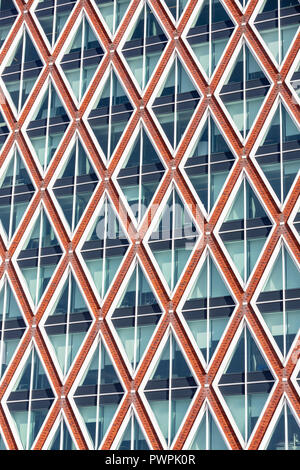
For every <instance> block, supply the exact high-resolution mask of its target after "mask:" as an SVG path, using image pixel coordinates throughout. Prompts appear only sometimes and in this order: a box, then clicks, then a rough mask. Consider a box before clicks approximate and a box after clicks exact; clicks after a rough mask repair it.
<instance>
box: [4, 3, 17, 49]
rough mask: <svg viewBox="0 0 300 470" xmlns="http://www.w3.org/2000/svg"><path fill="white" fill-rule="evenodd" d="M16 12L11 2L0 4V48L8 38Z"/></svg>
mask: <svg viewBox="0 0 300 470" xmlns="http://www.w3.org/2000/svg"><path fill="white" fill-rule="evenodd" d="M17 16H18V11H17V9H16V7H15V3H14V1H13V0H4V1H2V2H0V47H1V46H2V44H3V43H4V41H5V39H6V38H7V37H8V34H9V31H10V28H11V27H12V25H13V23H14V21H15V19H16V17H17Z"/></svg>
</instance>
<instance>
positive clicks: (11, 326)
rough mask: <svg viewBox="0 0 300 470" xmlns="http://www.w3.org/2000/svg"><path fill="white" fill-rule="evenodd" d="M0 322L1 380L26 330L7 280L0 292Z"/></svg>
mask: <svg viewBox="0 0 300 470" xmlns="http://www.w3.org/2000/svg"><path fill="white" fill-rule="evenodd" d="M0 322H1V323H0V326H1V342H0V378H2V376H3V374H4V373H5V371H6V369H7V367H8V365H9V363H10V360H11V358H12V357H13V355H14V352H15V351H16V350H17V348H18V345H19V342H20V341H21V338H22V337H23V334H24V332H25V330H26V324H25V321H24V318H23V315H22V313H21V310H20V308H19V306H18V304H17V302H16V299H15V295H14V293H13V291H12V289H11V287H10V285H9V282H8V280H7V279H6V278H5V281H4V284H3V286H2V289H1V291H0Z"/></svg>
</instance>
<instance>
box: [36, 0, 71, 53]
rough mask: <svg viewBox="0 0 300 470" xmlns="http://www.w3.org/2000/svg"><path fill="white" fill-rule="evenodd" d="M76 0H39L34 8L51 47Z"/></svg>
mask: <svg viewBox="0 0 300 470" xmlns="http://www.w3.org/2000/svg"><path fill="white" fill-rule="evenodd" d="M75 4H76V0H68V1H67V2H65V1H60V2H57V1H55V0H50V1H49V0H40V1H39V2H38V4H37V6H36V8H35V10H34V13H35V15H36V17H37V19H38V20H39V22H40V25H41V26H42V28H43V30H44V33H45V35H46V37H47V39H48V41H49V44H50V46H51V48H52V47H53V46H54V44H55V42H56V41H57V39H58V36H59V35H60V33H61V32H62V30H63V28H64V26H65V24H66V22H67V19H68V17H69V15H70V14H71V11H72V10H73V8H74V5H75Z"/></svg>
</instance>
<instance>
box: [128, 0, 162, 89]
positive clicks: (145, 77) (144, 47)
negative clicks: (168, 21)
mask: <svg viewBox="0 0 300 470" xmlns="http://www.w3.org/2000/svg"><path fill="white" fill-rule="evenodd" d="M167 42H168V39H167V36H166V34H165V33H164V31H163V29H162V28H161V26H160V24H159V22H158V21H157V19H156V18H155V14H154V12H153V11H152V10H151V8H150V6H149V5H148V3H147V1H144V5H143V8H142V11H141V13H140V15H139V17H138V19H137V21H136V22H135V24H134V26H133V28H132V30H131V31H130V34H129V35H128V37H127V39H126V42H125V44H124V46H123V49H122V52H123V55H124V57H125V59H126V61H127V63H128V65H129V67H130V69H131V71H132V73H133V75H134V77H135V78H136V80H137V82H138V84H139V86H140V88H141V89H142V90H143V89H144V88H145V86H146V85H147V83H148V81H149V79H150V77H151V76H152V73H153V71H154V69H155V67H156V64H157V63H158V61H159V58H160V56H161V54H162V52H163V50H164V49H165V47H166V44H167Z"/></svg>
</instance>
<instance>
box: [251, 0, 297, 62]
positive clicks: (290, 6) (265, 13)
mask: <svg viewBox="0 0 300 470" xmlns="http://www.w3.org/2000/svg"><path fill="white" fill-rule="evenodd" d="M299 22H300V5H299V0H280V1H279V2H277V1H274V2H271V1H270V0H264V2H263V3H262V6H261V8H260V9H259V12H258V15H257V16H256V18H255V22H254V24H255V26H256V28H257V30H258V31H259V34H260V35H261V37H262V38H263V40H264V41H265V43H266V44H267V46H268V49H269V51H270V52H271V54H273V57H274V58H275V60H276V61H277V63H278V64H281V63H282V62H283V60H284V58H285V55H286V53H287V51H288V49H289V47H290V45H291V44H292V42H293V39H294V36H295V34H296V32H297V30H298V26H299Z"/></svg>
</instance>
